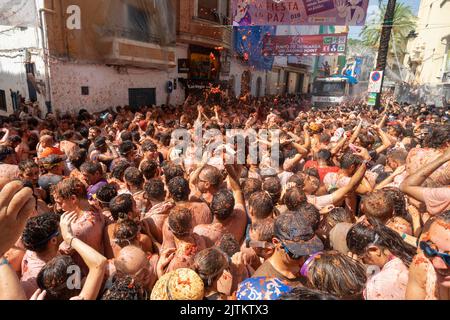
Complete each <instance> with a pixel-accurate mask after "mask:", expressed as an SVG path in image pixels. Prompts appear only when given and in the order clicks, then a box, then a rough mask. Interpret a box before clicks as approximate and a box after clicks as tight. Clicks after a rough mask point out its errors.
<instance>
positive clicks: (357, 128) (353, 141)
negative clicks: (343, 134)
mask: <svg viewBox="0 0 450 320" xmlns="http://www.w3.org/2000/svg"><path fill="white" fill-rule="evenodd" d="M361 128H362V120H361V121H359V124H358V125H357V126H356V128H355V131H354V132H353V134H352V136H351V137H350V141H349V143H350V144H353V143H355V141H356V139H358V136H359V133H360V132H361Z"/></svg>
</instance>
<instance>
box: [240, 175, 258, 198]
mask: <svg viewBox="0 0 450 320" xmlns="http://www.w3.org/2000/svg"><path fill="white" fill-rule="evenodd" d="M241 188H242V192H243V193H244V198H245V199H249V198H250V196H251V195H252V194H253V193H255V192H258V191H261V190H262V182H261V180H259V179H255V178H248V179H245V180H244V181H243V182H242V184H241Z"/></svg>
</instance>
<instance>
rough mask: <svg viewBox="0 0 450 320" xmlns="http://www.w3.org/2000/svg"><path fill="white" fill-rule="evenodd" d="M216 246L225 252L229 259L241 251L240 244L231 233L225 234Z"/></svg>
mask: <svg viewBox="0 0 450 320" xmlns="http://www.w3.org/2000/svg"><path fill="white" fill-rule="evenodd" d="M215 245H216V246H217V247H218V248H219V249H220V250H222V251H223V252H225V253H226V254H227V256H228V257H230V258H231V257H232V256H233V255H234V254H236V253H238V252H239V251H240V249H241V248H240V246H239V242H238V241H237V240H236V238H235V237H234V236H233V235H232V234H231V233H225V234H224V235H223V236H222V237H221V238H220V239H219V240H218V241H217V242H216V243H215Z"/></svg>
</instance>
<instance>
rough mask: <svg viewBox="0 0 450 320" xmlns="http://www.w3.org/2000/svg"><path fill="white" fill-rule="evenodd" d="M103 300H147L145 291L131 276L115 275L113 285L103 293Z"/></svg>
mask: <svg viewBox="0 0 450 320" xmlns="http://www.w3.org/2000/svg"><path fill="white" fill-rule="evenodd" d="M101 300H106V301H132V300H145V295H144V289H143V288H142V286H141V285H140V284H139V283H138V282H136V281H135V280H134V279H133V278H132V277H131V276H129V275H118V274H116V275H114V277H113V280H112V285H111V287H110V288H109V289H107V290H106V291H105V293H103V296H102V298H101Z"/></svg>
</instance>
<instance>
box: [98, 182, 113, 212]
mask: <svg viewBox="0 0 450 320" xmlns="http://www.w3.org/2000/svg"><path fill="white" fill-rule="evenodd" d="M95 196H96V197H97V200H99V201H100V202H102V204H103V205H104V206H107V207H109V203H110V201H111V200H112V199H114V198H115V197H117V189H116V188H115V187H114V186H113V185H111V184H105V185H104V186H101V187H100V188H99V189H98V190H97V192H96V194H95Z"/></svg>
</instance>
